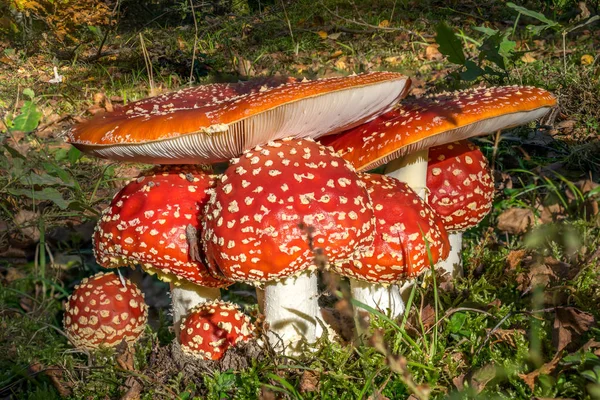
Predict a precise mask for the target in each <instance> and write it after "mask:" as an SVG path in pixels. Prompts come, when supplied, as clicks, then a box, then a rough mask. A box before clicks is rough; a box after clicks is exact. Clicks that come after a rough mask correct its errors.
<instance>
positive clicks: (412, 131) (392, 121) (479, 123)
mask: <svg viewBox="0 0 600 400" xmlns="http://www.w3.org/2000/svg"><path fill="white" fill-rule="evenodd" d="M555 105H556V98H555V97H554V96H553V95H552V94H551V93H550V92H548V91H546V90H543V89H539V88H534V87H529V86H527V87H523V86H506V87H494V88H476V89H468V90H463V91H459V92H454V93H442V94H437V95H433V96H429V97H424V98H420V99H416V100H412V101H407V102H403V103H401V104H398V105H397V106H396V107H395V108H394V109H392V110H391V111H389V112H387V113H384V114H382V115H380V116H379V117H377V118H376V119H374V120H372V121H370V122H368V123H366V124H364V125H361V126H358V127H356V128H353V129H350V130H348V131H346V132H343V133H341V134H338V135H333V136H326V137H324V138H322V139H321V140H320V142H321V143H323V144H325V145H327V146H331V147H333V148H334V149H335V150H336V151H337V152H338V153H339V154H340V155H341V156H342V157H343V158H344V159H346V160H348V161H350V163H351V164H352V165H353V166H354V167H355V168H356V169H357V171H367V170H369V169H373V168H376V167H378V166H380V165H383V164H385V163H388V164H387V166H386V169H385V173H386V175H389V176H392V177H394V178H397V179H399V180H401V181H403V182H406V183H407V184H408V185H409V186H410V187H411V188H412V189H413V190H415V191H416V192H417V193H418V194H419V195H420V196H421V197H422V198H425V197H426V178H427V160H428V155H427V152H428V148H429V147H432V146H439V145H443V144H445V143H448V142H453V141H457V140H463V139H467V138H469V137H473V136H481V135H486V134H489V133H492V132H495V131H498V130H501V129H506V128H509V127H513V126H517V125H522V124H525V123H528V122H531V121H533V120H536V119H538V118H540V117H542V116H543V115H545V114H546V113H547V112H548V111H549V110H550V109H551V108H552V107H554V106H555ZM385 295H387V296H388V297H389V298H392V299H393V300H391V301H392V302H394V303H396V302H398V301H400V300H399V297H400V292H399V290H398V288H397V287H392V288H390V290H389V293H386V294H385ZM400 313H401V312H400V310H399V311H398V312H392V315H393V316H397V315H399V314H400Z"/></svg>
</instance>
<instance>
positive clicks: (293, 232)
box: [203, 139, 374, 351]
mask: <svg viewBox="0 0 600 400" xmlns="http://www.w3.org/2000/svg"><path fill="white" fill-rule="evenodd" d="M203 226H204V235H205V236H204V244H205V249H206V256H207V259H208V262H209V267H210V268H211V269H212V270H214V273H215V274H216V273H220V274H222V275H223V276H224V277H225V278H226V279H231V280H235V281H242V282H247V283H251V284H255V285H262V284H264V285H265V295H264V296H265V297H264V302H265V304H264V314H265V318H266V321H265V322H266V323H267V324H269V326H270V329H271V330H272V331H273V332H272V333H271V335H270V338H271V339H272V341H273V342H274V343H277V342H278V340H279V338H281V340H282V341H283V343H282V344H283V345H284V346H286V347H287V346H290V345H291V346H290V347H289V349H290V350H291V351H293V347H294V346H293V345H294V344H295V343H296V342H298V341H299V340H300V339H302V338H304V339H306V340H308V341H309V342H313V341H314V340H315V339H316V336H317V335H318V334H319V331H318V329H319V325H318V324H317V319H318V315H319V314H318V312H319V307H318V303H317V298H318V290H317V282H316V278H314V277H311V276H310V275H309V274H307V273H306V272H304V271H306V270H313V269H314V268H315V265H316V264H319V263H320V264H322V265H325V264H327V263H329V264H334V263H337V262H344V261H346V260H349V259H350V258H352V257H353V256H354V255H355V254H356V253H357V252H358V251H365V250H366V249H367V247H368V246H369V245H370V244H371V243H372V241H373V226H374V214H373V208H372V205H371V202H370V200H369V196H368V193H367V190H366V189H365V186H364V183H363V182H362V181H361V180H360V179H359V178H358V176H357V175H356V173H355V172H354V170H353V168H352V167H351V166H349V164H348V163H346V162H345V161H344V160H343V159H342V158H341V157H339V156H337V155H335V154H334V153H332V151H331V150H330V149H328V148H326V147H324V146H321V145H319V144H317V143H315V142H314V141H312V140H306V139H304V140H302V139H289V140H282V141H277V142H271V143H269V144H267V145H264V146H260V147H257V148H255V149H254V150H251V151H248V152H245V153H244V155H242V156H241V157H240V158H239V159H234V160H232V161H231V165H230V166H229V168H228V169H227V170H226V171H225V172H224V173H223V175H222V176H221V179H220V181H219V182H218V183H217V187H216V189H215V190H214V192H213V194H212V195H211V199H210V201H209V203H208V207H207V209H206V213H205V219H204V221H203ZM319 259H320V260H321V262H319V261H317V260H319ZM303 272H304V273H303ZM277 344H279V343H277Z"/></svg>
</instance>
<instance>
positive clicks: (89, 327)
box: [64, 272, 148, 349]
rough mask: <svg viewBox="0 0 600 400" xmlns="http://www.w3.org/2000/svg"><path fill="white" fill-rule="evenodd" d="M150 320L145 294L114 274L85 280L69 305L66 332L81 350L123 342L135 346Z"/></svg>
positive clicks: (74, 293)
mask: <svg viewBox="0 0 600 400" xmlns="http://www.w3.org/2000/svg"><path fill="white" fill-rule="evenodd" d="M147 320H148V306H147V305H146V303H145V302H144V295H143V294H142V292H140V290H139V289H138V288H137V287H136V286H135V285H134V284H133V283H131V282H130V281H129V280H128V279H124V278H122V280H121V279H119V277H118V276H117V275H115V274H114V273H112V272H110V273H99V274H96V275H94V276H92V277H90V278H86V279H84V280H83V281H81V283H80V284H79V285H77V286H76V287H75V291H74V292H73V294H71V296H69V299H68V300H67V303H66V305H65V317H64V327H65V332H66V334H67V337H68V338H69V340H70V341H71V342H72V343H73V344H74V345H75V346H77V347H79V348H86V349H96V348H98V347H100V346H105V347H116V346H117V345H119V344H120V343H121V342H122V341H123V340H124V341H125V342H127V343H134V342H135V341H137V340H138V338H139V337H140V336H141V335H142V333H143V332H144V327H145V326H146V322H147Z"/></svg>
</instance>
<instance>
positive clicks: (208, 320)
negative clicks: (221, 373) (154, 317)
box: [179, 301, 254, 360]
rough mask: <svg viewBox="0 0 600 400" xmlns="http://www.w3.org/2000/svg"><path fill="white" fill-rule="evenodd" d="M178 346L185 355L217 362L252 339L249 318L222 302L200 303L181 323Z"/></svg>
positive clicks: (232, 305)
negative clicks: (236, 346)
mask: <svg viewBox="0 0 600 400" xmlns="http://www.w3.org/2000/svg"><path fill="white" fill-rule="evenodd" d="M180 332H181V333H180V335H179V339H180V341H179V343H180V344H181V349H182V350H183V352H184V353H186V354H189V355H192V356H194V357H197V358H200V359H203V360H219V359H220V358H221V357H223V355H224V354H225V352H226V351H227V349H229V348H230V347H232V346H235V345H237V344H239V343H241V342H247V341H249V340H250V339H252V337H253V332H254V326H253V325H252V323H250V318H248V316H247V315H246V314H244V313H243V312H242V311H241V310H240V309H239V308H238V307H237V306H236V305H234V304H232V303H228V302H224V301H214V302H210V303H202V304H199V305H198V306H196V307H194V308H193V309H192V310H190V312H189V314H188V315H187V316H186V317H185V318H183V319H182V321H181V331H180Z"/></svg>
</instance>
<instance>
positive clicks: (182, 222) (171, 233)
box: [93, 166, 230, 327]
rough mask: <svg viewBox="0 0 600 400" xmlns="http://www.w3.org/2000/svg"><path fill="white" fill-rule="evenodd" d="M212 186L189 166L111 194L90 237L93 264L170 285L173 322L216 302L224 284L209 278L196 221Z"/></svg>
mask: <svg viewBox="0 0 600 400" xmlns="http://www.w3.org/2000/svg"><path fill="white" fill-rule="evenodd" d="M214 184H215V181H214V178H213V176H212V175H209V174H207V173H206V172H204V171H203V170H202V169H201V168H200V167H195V166H169V167H157V168H154V169H152V170H150V171H147V172H146V173H144V174H142V175H140V176H139V177H138V178H136V179H134V180H132V181H131V182H129V183H128V184H127V185H126V186H125V187H124V188H123V189H122V190H121V191H120V192H119V193H117V194H116V195H115V197H114V198H113V200H112V202H111V204H110V206H108V207H107V208H106V209H105V210H104V212H103V213H102V217H101V218H100V221H99V222H98V225H97V226H96V230H95V232H94V237H93V238H94V252H95V255H96V260H97V261H98V263H99V264H100V265H102V266H103V267H105V268H116V267H121V266H125V265H130V266H134V265H138V264H139V265H140V266H141V267H142V268H143V269H144V270H145V271H147V272H149V273H152V274H153V273H156V274H157V275H158V277H159V278H160V279H161V280H164V281H167V282H170V283H171V285H172V286H171V297H172V304H173V320H174V323H175V326H176V327H177V324H178V321H179V319H180V318H181V316H183V315H185V314H186V313H187V311H188V310H189V309H191V308H192V307H193V306H195V305H196V304H198V303H200V302H204V301H207V300H214V299H217V298H219V297H220V291H219V288H221V287H225V286H228V285H229V284H230V282H227V281H225V280H222V279H218V278H215V277H212V276H211V275H210V273H209V271H208V269H207V268H206V266H205V265H204V262H203V260H202V257H201V246H200V244H199V238H200V235H201V233H200V232H199V231H198V230H199V229H200V223H199V219H200V216H201V213H202V209H203V208H204V205H205V203H206V201H207V200H208V193H207V192H208V189H209V188H212V187H213V186H214Z"/></svg>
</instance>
